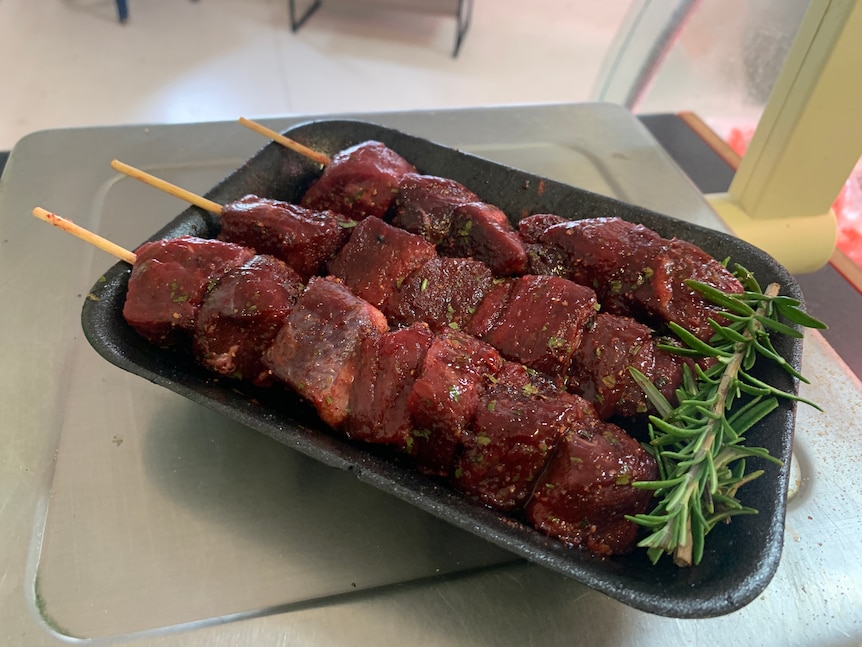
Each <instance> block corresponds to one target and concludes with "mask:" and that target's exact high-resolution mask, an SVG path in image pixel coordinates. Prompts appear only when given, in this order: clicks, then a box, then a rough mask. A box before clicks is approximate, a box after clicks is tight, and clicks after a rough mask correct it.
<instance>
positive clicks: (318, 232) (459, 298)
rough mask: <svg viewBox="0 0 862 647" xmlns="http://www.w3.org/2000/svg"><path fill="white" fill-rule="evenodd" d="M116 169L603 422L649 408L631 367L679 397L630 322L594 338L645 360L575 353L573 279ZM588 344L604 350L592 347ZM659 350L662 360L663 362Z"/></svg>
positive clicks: (581, 332)
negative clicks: (516, 270)
mask: <svg viewBox="0 0 862 647" xmlns="http://www.w3.org/2000/svg"><path fill="white" fill-rule="evenodd" d="M113 166H114V168H115V169H117V170H120V171H121V172H124V173H128V174H130V175H131V176H132V177H134V178H135V179H138V180H140V181H143V182H145V183H147V184H150V185H151V186H154V187H155V188H158V189H162V190H166V191H168V192H170V193H171V194H172V195H175V196H176V197H180V198H181V199H185V200H189V201H194V202H193V203H196V204H198V205H199V206H204V207H209V208H210V209H211V210H213V211H215V210H216V209H219V210H220V211H221V218H222V231H221V233H220V234H219V238H220V239H221V240H227V241H229V242H233V243H238V244H240V245H244V246H248V247H253V248H255V249H256V250H257V251H258V252H264V253H268V254H272V255H274V256H276V257H277V258H279V259H281V260H282V261H285V262H287V263H288V264H289V265H290V267H292V268H293V269H295V270H296V271H297V272H298V273H299V278H300V280H301V281H302V282H307V281H308V280H309V278H311V277H312V276H314V275H317V274H321V273H323V271H324V270H325V271H326V272H328V273H330V274H332V275H334V276H336V277H337V278H339V279H340V280H342V281H343V282H344V284H345V285H346V286H347V287H348V288H349V289H350V290H351V291H352V292H353V293H354V294H355V295H356V296H358V297H359V298H361V299H363V300H365V301H368V302H370V303H371V304H372V305H373V306H375V307H376V308H378V309H380V310H381V311H382V312H383V314H384V316H386V317H387V318H388V319H391V320H393V321H394V322H396V323H399V324H401V325H410V324H414V323H419V322H423V323H426V324H428V325H430V327H431V330H432V331H433V332H437V333H439V332H441V331H443V330H449V329H455V330H464V331H466V332H468V333H469V334H471V335H473V336H475V337H477V338H479V339H482V340H484V341H485V342H487V343H489V344H491V346H493V347H494V348H496V349H499V350H501V351H502V353H503V355H504V356H505V357H506V358H507V359H508V360H512V361H517V362H519V363H523V364H525V365H527V366H528V367H530V368H532V369H535V370H538V371H540V372H542V373H544V374H546V375H549V376H550V377H552V378H554V379H556V380H557V381H558V382H560V383H562V382H563V381H565V379H566V378H567V377H568V378H570V387H569V388H570V390H571V391H572V392H574V393H578V394H581V395H585V396H586V397H588V399H589V400H590V401H592V402H594V404H595V406H596V408H597V410H598V412H599V414H600V417H601V418H602V419H607V418H609V417H611V416H612V415H622V416H624V417H633V416H636V415H640V414H643V413H647V412H649V411H650V410H651V409H650V405H649V403H648V401H647V399H646V398H645V396H644V394H643V391H642V390H641V388H640V387H639V386H638V385H637V383H636V382H635V381H634V379H632V378H631V376H630V375H629V373H628V366H629V365H634V366H636V367H638V368H639V369H640V370H641V372H643V373H644V374H645V375H647V377H648V378H650V379H651V381H654V382H657V383H658V382H661V383H663V384H665V385H667V387H666V388H665V389H663V392H664V393H665V394H666V396H667V397H669V399H671V400H672V399H673V397H674V388H675V386H676V385H678V384H679V383H680V381H681V377H682V362H681V361H679V360H678V358H676V357H674V356H667V353H659V352H658V351H656V350H655V345H656V342H655V340H654V339H653V336H652V333H651V331H650V330H649V329H648V328H646V326H643V325H641V324H636V322H634V321H631V320H625V321H623V319H617V320H614V321H615V324H616V325H615V327H614V331H613V332H614V334H615V336H616V339H615V340H611V339H609V338H607V335H608V334H609V332H605V327H602V326H599V327H598V329H597V331H594V332H593V333H592V334H591V335H589V337H588V338H589V339H592V340H595V339H597V338H600V339H601V342H600V343H601V344H605V343H609V344H611V345H610V346H609V348H608V350H609V351H610V350H611V349H612V348H613V347H614V346H616V347H618V346H620V339H623V340H625V339H628V340H629V341H632V344H634V345H636V346H637V347H638V349H639V355H640V356H643V357H639V356H634V355H630V354H629V353H628V352H627V351H626V350H622V351H619V352H616V353H611V352H608V353H606V354H605V355H604V357H603V358H602V359H601V360H599V359H597V358H595V357H593V356H592V355H591V354H590V353H587V352H585V351H581V352H578V349H579V347H580V346H581V342H582V339H583V338H584V336H585V334H586V333H587V332H588V331H591V330H593V321H594V320H595V316H596V311H597V309H598V307H597V302H596V296H595V294H594V293H593V291H592V290H591V289H589V288H586V287H582V286H579V285H577V284H576V283H572V282H571V281H569V280H567V279H564V278H561V277H554V276H544V275H537V276H532V275H525V276H521V277H519V278H517V279H506V280H505V281H500V280H499V279H498V280H493V275H492V273H491V271H490V269H489V268H487V267H485V266H484V264H482V263H480V262H479V261H475V260H472V259H458V258H447V257H440V256H438V255H437V252H436V251H435V248H434V246H433V245H432V244H431V243H430V242H428V241H426V240H425V239H424V238H423V237H422V236H420V235H418V234H415V233H411V232H409V231H406V230H403V229H400V228H397V227H395V226H393V225H390V224H387V223H385V222H383V221H382V220H381V219H380V218H366V219H364V220H362V221H360V222H359V223H358V224H355V227H351V228H348V227H344V226H341V224H342V223H340V222H339V221H338V220H337V217H336V216H334V215H333V214H331V212H324V213H326V214H329V215H328V216H323V215H320V214H319V213H318V212H310V211H307V210H305V209H304V208H303V207H298V206H296V205H291V204H288V203H284V202H280V201H275V200H268V199H264V198H257V197H256V196H246V197H245V198H242V199H241V200H238V201H235V202H233V203H229V204H227V205H224V206H222V205H217V204H215V203H212V204H208V202H209V201H207V200H206V199H204V198H200V196H196V195H195V194H192V193H190V192H188V191H186V190H184V189H181V188H179V187H176V186H174V185H171V184H169V183H166V182H164V181H162V180H160V179H159V178H156V177H155V176H152V175H150V174H148V173H145V172H143V171H140V170H138V169H135V168H133V167H130V166H128V165H126V164H123V163H121V162H115V163H114V164H113ZM411 182H414V180H411ZM435 185H436V183H431V184H428V183H426V184H425V185H424V186H426V187H428V186H435ZM538 218H539V219H544V220H542V223H543V224H547V222H551V223H555V222H556V220H555V219H552V220H548V218H550V217H544V216H542V217H538ZM528 220H529V219H528ZM546 221H547V222H546ZM309 228H310V229H311V233H309V232H308V230H309ZM286 241H287V242H286ZM345 241H346V244H344V243H345ZM327 261H328V262H327ZM167 305H168V306H171V308H172V307H173V305H172V304H170V303H169V304H167ZM173 312H174V311H173V310H171V309H170V308H169V313H170V314H173ZM186 319H187V317H186ZM603 320H605V321H607V318H606V317H604V318H603ZM180 321H182V319H180ZM166 324H174V325H171V326H167V325H166ZM166 324H163V325H162V326H161V327H160V332H161V333H162V334H164V335H166V334H167V332H170V331H173V330H174V329H175V328H176V324H177V321H172V320H167V322H166ZM638 327H639V329H638V330H637V331H636V332H635V329H636V328H638ZM602 335H604V337H602ZM165 341H169V340H167V339H165V340H163V342H165ZM590 348H591V352H593V351H594V350H595V346H591V347H590ZM656 355H659V356H660V357H659V359H661V360H664V361H663V362H661V363H659V362H657V361H656V359H655V356H656ZM217 357H218V358H219V359H218V360H217V361H219V362H221V365H222V366H223V368H224V370H225V371H226V372H227V371H228V369H229V368H230V367H232V366H234V365H235V363H234V362H233V361H231V359H230V357H229V355H228V356H225V354H224V353H222V354H219V355H217Z"/></svg>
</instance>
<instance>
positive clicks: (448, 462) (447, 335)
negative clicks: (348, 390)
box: [407, 331, 503, 476]
mask: <svg viewBox="0 0 862 647" xmlns="http://www.w3.org/2000/svg"><path fill="white" fill-rule="evenodd" d="M502 362H503V360H502V358H501V357H500V354H499V353H498V352H497V351H496V350H494V349H493V348H491V347H490V346H488V345H487V344H485V343H482V342H481V341H479V340H478V339H475V338H474V337H470V336H468V335H465V334H464V333H461V332H457V331H449V332H444V333H441V334H440V335H437V336H436V337H435V338H434V341H433V342H432V343H431V346H430V348H429V349H428V352H427V353H426V354H425V361H424V362H423V364H422V372H421V374H420V376H419V378H418V379H417V380H416V382H415V383H414V385H413V389H412V390H411V391H410V394H409V396H408V398H407V409H408V411H409V412H410V417H411V420H412V422H413V431H412V438H413V441H412V443H411V446H410V447H409V448H408V449H409V451H410V453H411V454H412V455H413V456H415V458H416V462H417V467H418V469H420V470H421V471H423V472H425V473H428V474H435V475H439V476H451V474H452V470H453V469H454V461H455V456H456V452H457V451H458V448H459V446H460V440H461V435H462V433H463V432H464V430H465V429H466V428H467V427H468V426H469V425H470V423H472V421H473V417H474V416H475V415H476V407H477V406H478V404H479V394H480V392H481V389H482V384H483V382H484V381H485V380H488V379H489V376H490V377H493V376H494V375H495V374H496V373H497V372H498V371H499V369H500V366H501V365H502Z"/></svg>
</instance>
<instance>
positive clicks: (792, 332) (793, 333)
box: [754, 315, 803, 338]
mask: <svg viewBox="0 0 862 647" xmlns="http://www.w3.org/2000/svg"><path fill="white" fill-rule="evenodd" d="M754 318H755V319H757V321H759V322H760V323H762V324H763V325H764V326H765V327H766V328H769V329H770V330H772V331H773V332H777V333H778V334H779V335H785V336H787V337H797V338H798V337H802V336H803V333H802V332H801V331H799V330H796V328H791V327H790V326H788V325H786V324H783V323H781V322H780V321H776V320H775V319H772V318H771V317H764V316H760V315H755V316H754Z"/></svg>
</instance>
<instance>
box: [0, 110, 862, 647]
mask: <svg viewBox="0 0 862 647" xmlns="http://www.w3.org/2000/svg"><path fill="white" fill-rule="evenodd" d="M362 118H363V119H366V120H369V121H375V122H377V123H382V124H384V125H387V126H391V127H395V128H400V129H402V130H404V131H407V132H410V133H413V134H417V135H420V136H424V137H428V138H430V139H432V140H435V141H439V142H441V143H444V144H448V145H451V146H456V147H459V148H461V149H464V150H469V151H471V152H474V153H477V154H479V155H483V156H485V157H488V158H491V159H494V160H496V161H500V162H503V163H506V164H510V165H512V166H517V167H519V168H523V169H525V170H528V171H532V172H535V173H539V174H543V175H546V176H548V177H551V178H553V179H557V180H562V181H565V182H569V183H572V184H576V185H579V186H583V187H586V188H590V189H593V190H595V191H598V192H600V193H604V194H607V195H611V196H614V197H618V198H622V199H624V200H627V201H629V202H634V203H636V204H640V205H643V206H646V207H648V208H651V209H654V210H656V211H660V212H663V213H666V214H669V215H673V216H677V217H680V218H684V219H687V220H690V221H694V222H697V223H699V224H704V225H707V226H713V227H716V228H718V227H720V224H719V223H718V222H717V221H716V219H715V217H714V215H713V214H712V212H711V210H710V209H709V207H708V206H707V205H706V203H705V202H704V201H703V199H702V197H701V196H700V194H699V193H698V192H697V191H696V190H695V189H694V187H693V186H692V185H691V183H690V182H689V181H688V180H687V178H685V176H684V175H683V174H682V173H681V172H680V171H679V170H678V169H677V168H676V167H675V166H674V165H673V163H672V162H671V161H670V160H669V158H668V156H667V155H666V154H665V153H664V151H663V150H662V149H661V148H660V147H658V146H657V145H656V143H655V141H654V140H653V139H652V138H651V136H650V135H649V134H648V133H647V131H646V130H645V129H644V128H643V127H642V126H641V125H640V124H639V123H638V122H637V120H635V119H634V118H633V117H632V116H631V115H629V114H628V113H626V112H625V111H623V110H621V109H618V108H613V107H610V106H606V105H595V104H594V105H573V106H544V107H538V106H534V107H527V106H524V107H512V108H497V109H483V110H452V111H442V112H422V113H416V112H413V113H385V114H375V115H363V117H362ZM303 120H305V119H299V118H294V119H274V120H269V125H271V126H273V127H275V128H277V129H281V128H286V127H288V126H289V125H292V124H293V123H296V122H298V121H303ZM264 143H265V142H264V141H263V140H261V139H260V137H259V136H258V135H255V134H254V133H251V132H249V131H247V130H245V129H244V128H242V127H240V126H239V125H237V124H232V123H219V124H195V125H178V126H150V127H145V126H129V127H122V128H99V129H81V130H65V131H49V132H40V133H36V134H34V135H31V136H29V137H27V138H25V139H24V140H22V141H21V142H20V143H19V144H18V145H17V146H16V147H15V149H14V150H13V151H12V155H11V157H10V160H9V163H8V166H7V168H6V171H5V173H4V175H3V177H2V180H0V290H2V295H3V297H4V299H3V300H4V302H5V303H6V306H5V312H6V315H5V317H3V319H2V323H0V327H2V328H0V332H2V334H0V339H2V340H3V341H2V344H3V350H4V353H3V357H4V359H5V362H6V367H5V369H6V370H4V371H3V372H2V376H0V394H2V395H0V439H2V443H0V447H2V453H0V547H2V549H0V641H5V642H7V643H9V644H27V645H49V644H55V643H59V642H62V641H64V640H68V639H69V637H74V638H77V639H80V640H85V641H93V642H97V643H115V642H119V643H133V644H134V643H137V644H168V645H173V644H176V645H189V644H207V645H219V644H230V645H233V644H302V645H317V644H320V645H340V644H345V645H347V644H349V645H364V644H369V645H371V644H374V645H378V644H390V643H397V644H419V645H450V644H451V645H501V644H518V645H521V644H541V645H556V644H560V645H563V644H572V643H575V644H577V643H583V644H590V645H652V644H656V643H657V642H659V640H661V641H662V642H665V643H668V644H695V643H697V644H709V643H712V642H718V641H719V640H722V641H724V640H726V639H728V638H729V637H733V638H734V639H737V640H741V641H745V642H747V643H748V644H753V645H754V644H756V645H761V644H766V645H791V644H799V645H811V644H829V645H839V644H848V645H858V644H862V547H860V542H859V539H858V538H859V536H860V534H862V486H860V481H859V478H858V476H859V473H860V465H859V461H860V459H862V438H860V434H859V433H858V428H859V423H858V422H857V421H858V420H859V417H860V413H862V410H860V404H862V397H860V394H862V389H860V384H859V382H858V381H857V380H856V379H855V377H854V376H853V375H852V374H851V373H850V371H849V370H847V368H846V366H845V365H844V364H843V362H842V361H841V360H840V358H838V357H837V356H836V355H835V354H834V352H833V351H832V350H831V348H830V347H829V346H828V344H826V342H825V341H824V340H823V338H822V337H821V336H820V335H818V334H816V333H813V334H810V335H809V336H808V338H807V340H806V351H805V357H804V365H803V370H804V372H805V373H806V374H807V375H808V376H809V377H810V378H812V379H813V381H814V384H813V385H810V386H803V389H802V392H803V395H804V396H806V397H808V398H810V399H813V400H815V401H817V402H820V403H821V404H823V405H824V407H825V408H826V413H822V414H821V413H818V412H816V411H813V410H811V409H809V408H806V407H800V410H799V417H798V424H797V431H796V443H795V449H794V452H795V456H796V459H797V460H796V467H797V468H798V469H797V478H796V482H795V487H794V493H793V496H792V498H791V501H790V505H789V510H788V517H787V529H786V537H785V548H784V554H783V557H782V562H781V565H780V567H779V570H778V573H777V574H776V576H775V579H774V580H773V582H772V583H771V584H770V586H769V587H768V588H767V589H766V591H765V592H764V593H763V594H762V595H761V596H760V597H759V598H758V599H757V600H755V601H754V602H752V603H751V604H750V605H748V606H747V607H745V608H744V609H742V610H740V611H738V612H736V613H734V614H731V615H729V616H725V617H722V618H716V619H709V620H685V621H681V620H673V619H667V618H660V617H656V616H650V615H647V614H645V613H642V612H639V611H635V610H633V609H630V608H628V607H625V606H623V605H621V604H619V603H617V602H614V601H612V600H610V599H608V598H606V597H604V596H602V595H601V594H598V593H595V592H593V591H591V590H589V589H587V588H585V587H583V586H581V585H579V584H577V583H575V582H572V581H569V580H566V579H565V578H562V577H560V576H557V575H554V574H552V573H549V572H547V571H546V570H544V569H542V568H540V567H537V566H533V565H530V564H526V563H523V562H520V561H517V560H514V559H513V558H512V557H511V556H510V555H508V554H507V553H505V552H503V551H501V550H499V549H496V548H492V547H490V546H489V545H487V544H485V543H484V542H482V541H481V540H478V539H476V538H474V537H472V536H471V535H469V534H466V533H463V532H461V531H459V530H456V529H454V528H451V527H448V526H446V525H445V524H443V523H442V522H439V521H437V520H435V519H433V518H430V517H428V516H427V515H425V514H424V513H420V512H418V511H415V510H413V509H412V508H410V507H409V506H407V505H406V504H403V503H401V502H400V501H396V500H393V499H392V498H390V497H387V496H385V495H383V494H380V493H378V492H376V491H374V490H372V489H370V488H368V487H367V486H364V485H362V484H360V483H358V482H356V481H355V480H353V479H352V477H350V476H349V475H346V474H344V473H341V472H339V471H337V470H333V469H331V468H327V467H324V466H322V465H319V464H316V463H314V462H313V461H311V460H309V459H307V458H305V457H303V456H300V455H298V454H296V453H295V452H292V451H291V450H289V449H287V448H285V447H282V446H280V445H278V444H277V443H275V442H273V441H270V440H269V439H267V438H264V437H261V436H260V435H258V434H256V433H254V432H252V431H250V430H248V429H245V428H242V427H240V426H238V425H236V424H234V423H231V422H228V421H226V420H224V419H222V418H220V417H219V416H217V415H216V414H213V413H212V412H210V411H208V410H204V409H202V408H200V407H198V406H197V405H194V404H193V403H190V402H188V401H185V400H184V399H182V398H180V397H179V396H176V395H174V394H173V393H170V392H166V391H165V390H163V389H161V388H158V387H155V386H154V385H152V384H149V383H147V382H145V381H143V380H141V379H139V378H135V377H133V376H131V375H128V374H126V373H124V372H123V371H121V370H119V369H116V368H114V367H113V366H111V365H108V364H107V363H106V362H104V361H103V360H101V359H100V358H99V357H98V356H96V354H95V352H94V351H92V350H91V349H90V347H89V345H88V344H87V343H86V341H85V340H84V339H83V336H82V334H81V331H80V326H79V323H78V316H79V313H80V307H81V302H82V300H83V299H84V297H85V295H86V291H87V290H88V288H89V287H90V285H92V284H93V283H94V282H95V281H96V280H97V278H98V277H99V276H100V274H101V273H102V272H103V271H104V269H105V268H107V267H108V266H109V265H111V263H112V260H111V259H109V258H108V257H106V256H105V255H104V254H102V253H101V252H97V251H94V250H91V249H89V248H87V247H86V246H85V245H83V244H78V243H76V242H74V241H71V240H70V239H68V238H67V237H65V236H63V235H62V234H60V233H59V232H56V231H53V230H50V229H48V228H47V227H46V226H45V225H44V224H42V223H38V222H36V221H35V220H34V219H33V218H31V217H30V215H29V212H30V210H31V209H32V207H33V206H36V205H41V206H44V207H46V208H49V209H52V210H55V211H57V212H58V213H60V214H62V215H66V216H68V217H70V218H73V219H74V220H76V221H77V222H79V223H80V224H82V225H84V226H86V227H88V228H91V229H95V230H97V231H99V232H100V233H102V234H103V235H105V236H107V237H109V238H111V239H113V240H116V241H117V242H119V243H120V244H123V245H126V246H130V247H133V246H135V245H136V244H137V243H139V242H140V241H141V240H143V239H144V238H145V237H147V236H148V235H150V234H151V233H152V232H154V231H155V230H156V229H158V228H159V227H160V226H161V225H163V224H164V223H166V222H167V221H169V220H170V219H172V218H173V217H174V216H175V215H176V214H177V213H179V212H180V211H181V210H182V208H183V205H181V204H180V203H179V202H177V201H175V200H174V199H173V198H170V197H167V196H164V195H161V194H158V193H156V192H155V191H153V190H152V189H148V188H147V187H144V186H142V185H139V184H137V183H135V182H134V181H131V180H128V179H125V178H121V177H120V176H118V175H116V174H114V173H113V172H112V171H111V170H110V167H109V162H110V160H111V159H112V158H114V157H116V158H119V159H122V160H123V161H126V162H129V163H131V164H134V165H136V166H139V167H142V168H144V169H147V170H150V171H153V172H155V173H156V174H158V175H160V176H162V177H165V178H166V179H169V180H171V181H174V182H176V183H177V184H180V185H182V186H185V187H188V188H190V189H192V190H195V191H203V190H206V189H207V188H209V187H210V186H211V185H213V184H214V183H215V182H216V181H217V180H219V179H220V178H221V177H223V176H224V175H225V174H226V173H227V172H228V171H229V170H231V169H232V168H234V167H236V166H237V165H238V164H240V163H241V162H242V161H243V160H244V159H245V158H247V157H249V156H250V155H251V154H252V153H254V152H255V151H256V150H257V149H258V148H260V147H261V146H262V145H263V144H264Z"/></svg>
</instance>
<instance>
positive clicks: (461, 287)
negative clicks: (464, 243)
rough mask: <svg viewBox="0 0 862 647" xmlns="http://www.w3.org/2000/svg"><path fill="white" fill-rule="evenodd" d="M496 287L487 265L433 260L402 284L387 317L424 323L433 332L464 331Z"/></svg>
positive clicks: (454, 260)
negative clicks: (492, 287)
mask: <svg viewBox="0 0 862 647" xmlns="http://www.w3.org/2000/svg"><path fill="white" fill-rule="evenodd" d="M493 283H494V276H493V274H491V270H489V269H488V267H487V266H486V265H485V264H484V263H480V262H479V261H474V260H472V259H469V258H432V259H431V260H430V261H428V262H427V263H425V264H424V265H422V266H421V267H420V268H419V269H417V270H416V271H415V272H413V273H412V274H410V276H408V277H407V279H406V280H405V281H403V282H402V283H401V285H400V286H399V287H398V289H397V290H396V291H395V293H394V294H393V295H392V297H391V298H390V299H389V301H388V303H387V305H386V306H385V307H384V308H383V312H384V314H386V316H387V317H389V318H390V320H393V321H396V322H399V323H404V324H409V323H412V322H414V321H424V322H426V323H427V324H428V325H429V326H431V329H432V330H434V331H438V332H439V331H441V330H444V329H446V328H451V329H453V330H465V329H466V328H467V324H468V323H469V321H470V319H471V317H472V316H473V314H474V313H475V312H476V308H478V307H479V303H480V302H481V301H482V299H483V297H484V296H485V294H486V293H487V292H488V290H490V289H491V286H492V285H493Z"/></svg>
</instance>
